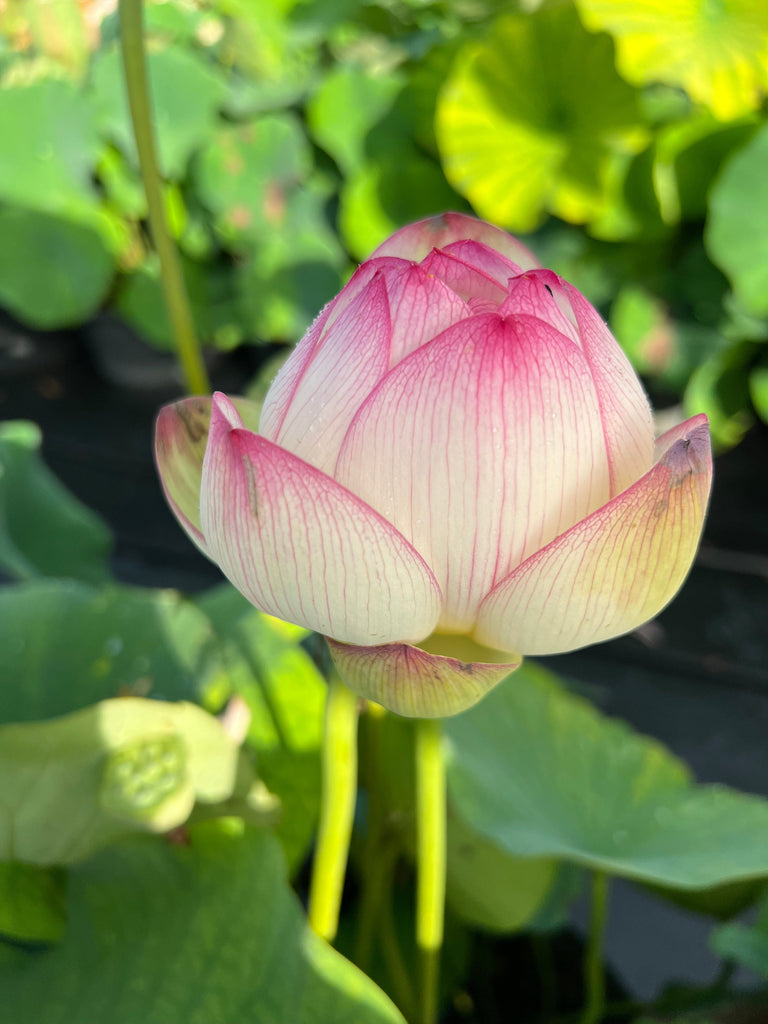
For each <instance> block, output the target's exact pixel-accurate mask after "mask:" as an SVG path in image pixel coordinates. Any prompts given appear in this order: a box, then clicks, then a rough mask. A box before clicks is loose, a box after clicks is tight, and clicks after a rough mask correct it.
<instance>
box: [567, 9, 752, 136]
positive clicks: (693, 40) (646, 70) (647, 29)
mask: <svg viewBox="0 0 768 1024" xmlns="http://www.w3.org/2000/svg"><path fill="white" fill-rule="evenodd" d="M576 6H577V7H578V9H579V13H580V14H581V16H582V18H583V19H584V24H585V25H586V26H587V27H588V28H589V29H591V30H592V31H598V30H600V29H603V30H607V31H609V32H610V33H611V34H612V35H613V36H614V38H615V39H616V50H617V53H616V58H617V64H618V67H619V70H620V72H621V73H622V75H624V77H625V78H626V79H627V80H628V81H630V82H636V83H637V84H639V85H642V84H644V83H645V82H670V83H673V84H675V85H681V86H682V87H683V88H684V89H686V90H687V92H688V93H689V95H690V96H691V98H692V99H694V100H697V101H699V102H701V103H705V104H707V106H709V107H710V108H711V110H712V112H713V113H714V114H715V116H716V117H718V118H720V119H721V120H724V121H727V120H731V119H733V118H735V117H738V116H739V115H741V114H744V113H746V112H747V111H750V110H756V109H758V108H759V106H760V102H761V99H762V97H763V96H764V95H765V93H766V91H768V7H766V5H765V4H764V3H762V2H761V0H714V2H702V0H677V2H676V3H674V4H670V3H667V2H665V0H632V3H616V2H615V0H576Z"/></svg>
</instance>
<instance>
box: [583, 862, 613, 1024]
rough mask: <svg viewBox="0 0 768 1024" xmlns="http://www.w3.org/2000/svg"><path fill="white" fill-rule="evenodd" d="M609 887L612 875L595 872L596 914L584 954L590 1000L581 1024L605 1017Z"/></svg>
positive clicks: (594, 911)
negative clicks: (606, 926) (606, 933)
mask: <svg viewBox="0 0 768 1024" xmlns="http://www.w3.org/2000/svg"><path fill="white" fill-rule="evenodd" d="M608 888H609V879H608V875H607V874H606V873H605V872H604V871H595V872H594V874H593V876H592V913H591V915H590V922H589V939H588V942H587V949H586V953H585V957H584V983H585V987H586V992H587V1001H586V1005H585V1007H584V1012H583V1013H582V1015H581V1024H599V1022H600V1021H601V1020H602V1019H603V1017H604V1016H605V970H604V968H603V945H604V941H605V924H606V920H607V918H608Z"/></svg>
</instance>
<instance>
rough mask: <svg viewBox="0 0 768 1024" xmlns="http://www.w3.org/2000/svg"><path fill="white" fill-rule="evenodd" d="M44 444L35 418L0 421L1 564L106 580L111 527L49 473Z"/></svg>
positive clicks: (20, 574) (18, 570) (23, 574)
mask: <svg viewBox="0 0 768 1024" xmlns="http://www.w3.org/2000/svg"><path fill="white" fill-rule="evenodd" d="M40 444H41V435H40V430H39V429H38V428H37V427H36V426H35V425H34V423H26V422H22V421H18V422H8V423H3V424H0V569H2V570H3V571H5V572H7V573H9V574H10V575H12V576H15V577H16V578H18V579H31V578H34V577H36V576H72V577H75V578H77V579H80V580H83V581H84V582H86V583H101V582H103V581H105V580H106V579H107V578H108V576H109V571H108V566H107V557H108V554H109V549H110V547H111V543H112V541H111V536H110V533H109V530H108V529H107V527H106V526H105V525H104V523H103V522H102V521H101V519H99V517H98V516H97V515H96V514H95V513H94V512H91V511H90V509H87V508H86V507H85V506H84V505H81V503H80V502H79V501H78V500H77V499H76V498H75V497H74V496H73V495H72V494H70V493H69V491H67V490H66V488H65V487H64V486H63V485H62V484H60V483H59V481H58V480H57V479H56V477H55V476H54V475H53V474H52V473H51V472H50V470H49V469H48V468H47V467H46V465H45V463H44V462H43V460H42V459H41V457H40ZM0 628H2V627H0Z"/></svg>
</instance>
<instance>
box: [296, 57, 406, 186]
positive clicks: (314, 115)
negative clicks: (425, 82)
mask: <svg viewBox="0 0 768 1024" xmlns="http://www.w3.org/2000/svg"><path fill="white" fill-rule="evenodd" d="M402 86H403V77H402V75H401V74H398V73H393V74H390V75H381V74H378V75H374V74H372V73H371V72H370V71H367V70H366V69H365V68H360V67H352V66H349V65H347V66H344V65H342V66H340V67H337V68H335V69H333V70H332V71H330V72H329V73H328V74H327V75H326V76H325V77H324V79H323V81H322V84H321V85H320V87H319V88H318V89H317V91H316V92H315V94H314V96H313V97H312V99H311V100H310V102H309V104H308V105H307V123H308V124H309V129H310V131H311V132H312V135H313V137H314V139H315V141H316V142H317V143H318V145H320V146H322V147H323V149H324V150H325V151H326V153H330V155H331V156H332V157H333V159H334V160H335V161H336V163H337V164H338V165H339V167H340V168H341V169H342V171H344V173H345V174H347V175H349V174H352V173H353V172H354V171H356V170H358V169H359V168H360V167H361V165H362V164H363V163H364V162H365V156H366V150H365V140H366V136H367V134H368V132H369V131H370V129H371V128H372V127H373V126H374V125H375V124H376V122H377V121H378V120H379V119H380V118H381V117H383V115H384V114H385V113H386V112H387V110H388V109H389V108H390V107H391V106H392V103H393V102H394V99H395V97H396V96H397V94H398V92H399V91H400V89H401V88H402Z"/></svg>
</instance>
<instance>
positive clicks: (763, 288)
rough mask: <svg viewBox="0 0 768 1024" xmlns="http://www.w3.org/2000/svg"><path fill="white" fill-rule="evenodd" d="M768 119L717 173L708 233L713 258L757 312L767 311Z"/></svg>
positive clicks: (741, 295)
mask: <svg viewBox="0 0 768 1024" xmlns="http://www.w3.org/2000/svg"><path fill="white" fill-rule="evenodd" d="M767 163H768V124H766V125H763V127H762V128H761V129H760V131H759V132H758V133H757V134H756V135H754V136H753V137H752V138H751V139H750V141H749V142H748V143H747V144H746V146H744V147H743V148H742V149H740V150H738V152H737V153H736V154H735V155H734V156H733V157H731V159H730V160H728V162H727V163H726V164H725V166H724V168H723V170H722V171H721V173H720V174H719V175H718V177H717V179H716V181H715V184H714V185H713V187H712V191H711V192H710V197H709V218H708V220H707V227H706V233H705V240H706V244H707V249H708V251H709V254H710V256H711V257H712V260H713V261H714V262H715V263H716V264H717V265H718V266H719V267H721V268H722V270H724V271H725V273H726V274H727V275H728V277H729V278H730V280H731V282H732V283H733V287H734V291H735V293H736V296H737V298H738V299H740V300H741V302H742V303H743V304H744V306H745V307H746V309H747V311H748V312H750V313H753V314H754V315H755V316H768V233H767V232H766V231H765V224H766V223H768V175H766V173H765V168H766V164H767Z"/></svg>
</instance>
